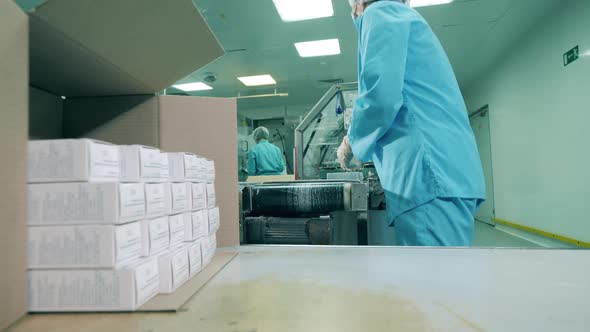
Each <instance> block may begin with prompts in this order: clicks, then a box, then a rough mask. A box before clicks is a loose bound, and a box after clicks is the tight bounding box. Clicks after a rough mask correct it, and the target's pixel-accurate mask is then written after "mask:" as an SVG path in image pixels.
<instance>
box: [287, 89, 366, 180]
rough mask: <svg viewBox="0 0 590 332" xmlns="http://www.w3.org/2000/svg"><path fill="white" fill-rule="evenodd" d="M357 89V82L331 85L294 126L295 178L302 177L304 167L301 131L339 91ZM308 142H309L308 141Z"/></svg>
mask: <svg viewBox="0 0 590 332" xmlns="http://www.w3.org/2000/svg"><path fill="white" fill-rule="evenodd" d="M357 89H358V83H357V82H351V83H341V84H335V85H333V86H332V87H331V88H330V89H329V90H328V92H326V93H325V94H324V96H323V97H322V98H321V99H320V100H319V101H318V102H317V104H316V105H315V106H314V107H313V108H312V109H311V111H309V113H308V114H307V116H306V117H305V118H304V119H303V121H301V123H300V124H299V126H297V128H295V163H296V166H295V178H296V179H303V178H302V177H303V176H304V172H303V167H304V164H303V163H304V157H305V155H304V153H305V150H306V147H305V146H303V132H304V131H305V130H307V129H308V128H309V126H310V125H311V124H312V123H313V121H314V120H315V119H316V117H317V115H318V114H319V113H321V112H322V111H323V110H324V109H325V108H326V107H327V106H328V105H329V104H330V103H331V102H332V100H333V99H334V98H336V96H337V95H338V92H340V91H353V90H357ZM308 144H309V142H308Z"/></svg>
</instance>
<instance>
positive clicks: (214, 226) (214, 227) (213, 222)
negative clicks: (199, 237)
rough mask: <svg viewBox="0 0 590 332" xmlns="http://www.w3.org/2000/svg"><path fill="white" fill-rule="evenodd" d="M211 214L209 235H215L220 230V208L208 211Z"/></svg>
mask: <svg viewBox="0 0 590 332" xmlns="http://www.w3.org/2000/svg"><path fill="white" fill-rule="evenodd" d="M208 213H209V234H208V235H213V234H215V233H217V231H218V230H219V226H220V224H221V223H220V220H219V208H218V207H215V208H212V209H209V210H208Z"/></svg>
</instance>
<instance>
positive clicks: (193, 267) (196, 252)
mask: <svg viewBox="0 0 590 332" xmlns="http://www.w3.org/2000/svg"><path fill="white" fill-rule="evenodd" d="M188 261H189V275H190V277H191V278H192V277H194V276H195V275H197V274H198V273H199V272H201V270H202V269H203V256H202V252H201V242H193V243H191V244H190V245H189V247H188Z"/></svg>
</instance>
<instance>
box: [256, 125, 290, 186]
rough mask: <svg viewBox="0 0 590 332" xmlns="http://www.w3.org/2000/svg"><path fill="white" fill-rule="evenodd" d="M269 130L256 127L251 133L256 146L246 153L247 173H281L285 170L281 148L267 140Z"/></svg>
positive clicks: (258, 174)
mask: <svg viewBox="0 0 590 332" xmlns="http://www.w3.org/2000/svg"><path fill="white" fill-rule="evenodd" d="M269 136H270V132H269V131H268V129H267V128H265V127H258V128H256V129H255V130H254V132H253V133H252V137H253V138H254V140H255V141H256V146H255V147H254V148H253V149H252V150H251V151H250V154H249V155H248V175H249V176H263V175H281V174H284V172H285V162H284V160H283V154H282V153H281V149H279V148H278V147H276V146H275V145H274V144H272V143H270V142H269V141H268V138H269Z"/></svg>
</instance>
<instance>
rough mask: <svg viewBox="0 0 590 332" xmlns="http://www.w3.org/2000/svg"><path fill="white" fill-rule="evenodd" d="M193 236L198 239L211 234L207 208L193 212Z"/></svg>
mask: <svg viewBox="0 0 590 332" xmlns="http://www.w3.org/2000/svg"><path fill="white" fill-rule="evenodd" d="M192 222H193V229H192V238H193V240H198V239H201V238H204V237H207V236H208V235H209V213H208V211H207V210H199V211H194V212H193V213H192Z"/></svg>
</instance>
